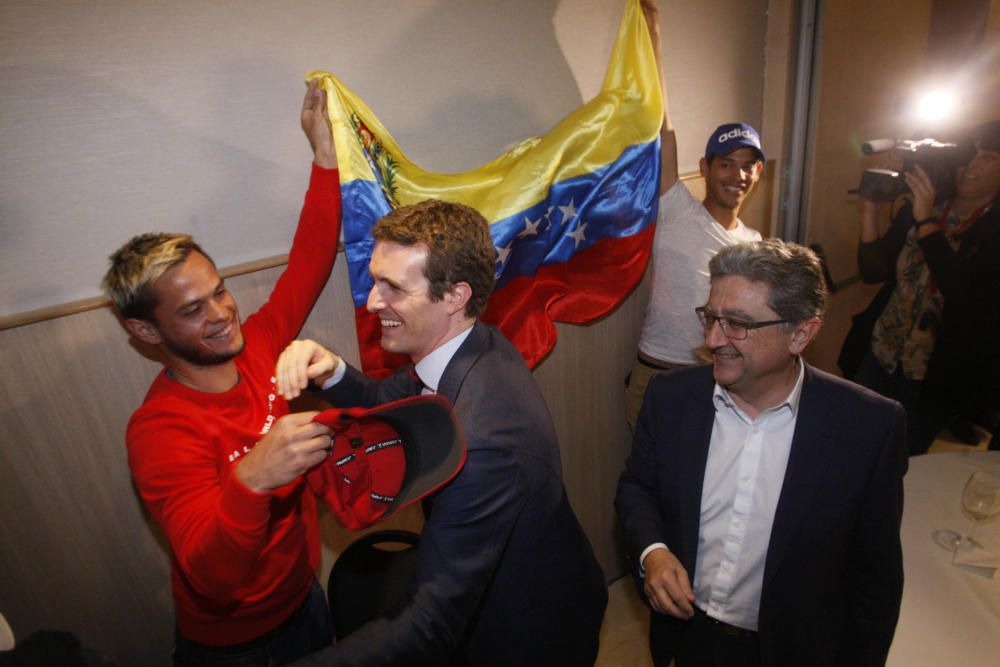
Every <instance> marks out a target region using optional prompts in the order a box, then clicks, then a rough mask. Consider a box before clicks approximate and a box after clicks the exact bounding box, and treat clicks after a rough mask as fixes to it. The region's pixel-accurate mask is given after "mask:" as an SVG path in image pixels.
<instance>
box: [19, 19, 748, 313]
mask: <svg viewBox="0 0 1000 667" xmlns="http://www.w3.org/2000/svg"><path fill="white" fill-rule="evenodd" d="M661 4H663V5H664V7H662V16H663V25H664V42H665V53H666V58H665V60H666V61H667V73H668V82H669V84H668V87H669V89H670V101H671V108H672V110H673V116H674V119H675V122H676V125H677V128H678V131H679V136H680V149H681V165H682V168H683V169H694V168H695V167H696V165H697V158H698V156H699V155H700V152H701V151H702V150H703V149H704V141H705V138H706V137H707V134H708V132H709V131H710V130H711V129H712V128H713V127H714V126H715V125H717V124H718V123H721V122H726V121H729V120H733V119H737V118H740V119H748V120H750V121H751V122H758V120H759V114H760V108H761V89H762V65H763V35H764V27H765V7H766V3H765V2H763V0H757V1H756V2H754V3H737V2H734V1H732V0H707V1H706V2H701V3H676V2H671V3H666V2H661ZM623 6H624V0H561V1H560V0H450V1H449V0H408V1H402V0H397V1H396V2H392V1H390V0H339V1H337V2H324V1H318V0H317V1H315V2H305V1H293V2H277V1H263V0H255V1H249V0H213V1H212V2H204V1H197V0H171V1H170V2H163V1H162V0H107V1H105V2H92V1H84V0H77V1H71V0H63V1H55V0H38V1H30V2H29V1H27V0H24V1H13V0H7V1H6V2H4V3H0V169H2V173H3V179H0V317H4V316H10V315H13V314H16V313H23V312H25V311H31V310H35V309H38V308H43V307H49V306H53V305H58V304H62V303H65V302H69V301H75V300H79V299H84V298H89V297H94V296H97V295H99V288H98V283H99V281H100V278H101V276H102V275H103V273H104V270H105V268H106V262H107V256H108V254H110V252H111V251H112V250H114V249H115V248H117V247H118V246H119V245H121V243H123V242H124V241H125V240H126V239H127V238H129V237H130V236H131V235H133V234H137V233H140V232H145V231H152V230H169V231H183V232H189V233H193V234H194V235H195V236H196V238H197V239H198V240H199V241H200V242H201V243H202V245H203V246H204V247H205V248H206V249H207V250H208V251H209V252H210V253H212V254H213V255H214V256H215V258H216V260H217V261H218V263H219V264H220V265H222V266H228V265H232V264H238V263H241V262H245V261H250V260H254V259H259V258H262V257H269V256H273V255H279V254H282V253H284V252H286V251H287V249H288V245H289V242H290V240H291V235H292V231H293V228H294V222H295V211H296V210H297V207H298V204H299V202H300V198H301V190H302V184H303V182H304V179H305V175H306V173H307V167H306V163H307V161H308V159H309V152H308V147H307V145H306V142H305V140H304V139H303V137H302V136H301V132H300V130H299V129H298V119H297V114H298V108H299V104H300V102H301V95H302V91H303V84H302V79H303V76H304V75H305V73H306V72H308V71H310V70H312V69H327V70H329V71H332V72H333V73H335V74H336V75H337V76H338V77H340V78H341V79H342V80H343V81H345V82H346V83H347V84H348V85H349V86H351V87H352V88H353V89H354V90H355V91H356V92H357V93H358V94H359V95H361V97H362V98H363V99H364V100H365V101H366V102H367V103H368V104H369V106H371V107H372V109H373V110H374V111H375V113H376V114H378V115H379V117H380V118H381V119H382V121H383V122H384V123H385V125H386V126H387V127H388V128H389V129H390V131H391V132H392V133H393V135H394V136H395V138H396V139H397V141H398V142H399V143H400V144H401V145H402V146H403V148H404V150H406V152H407V154H408V155H409V156H410V157H411V158H412V159H414V160H416V161H417V162H418V163H419V164H421V166H423V167H425V168H427V169H431V170H434V171H464V170H466V169H471V168H473V167H475V166H478V165H479V164H481V163H483V162H486V161H488V160H490V159H492V158H493V157H495V156H496V155H498V154H499V153H500V152H502V150H503V149H504V147H505V146H508V145H509V144H512V143H514V142H516V141H519V140H521V139H524V138H526V137H528V136H532V135H536V134H541V133H544V132H545V131H547V130H548V129H549V128H550V127H551V126H552V125H553V124H555V123H556V122H557V121H558V120H559V119H560V118H561V117H563V116H564V115H565V114H566V113H568V112H570V111H572V110H573V109H574V108H576V107H577V106H578V105H579V104H580V103H581V102H582V101H583V100H584V96H586V97H589V96H591V95H593V94H594V93H595V92H596V91H597V90H598V88H599V86H600V81H601V79H602V77H603V71H604V66H605V64H606V62H607V58H608V55H609V54H610V50H611V46H612V43H613V40H614V37H615V32H616V29H617V24H618V21H619V19H620V17H621V10H622V7H623ZM765 143H766V138H765Z"/></svg>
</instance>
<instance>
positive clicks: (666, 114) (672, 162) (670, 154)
mask: <svg viewBox="0 0 1000 667" xmlns="http://www.w3.org/2000/svg"><path fill="white" fill-rule="evenodd" d="M641 4H642V13H643V14H644V15H645V17H646V27H648V28H649V38H650V40H651V41H652V42H653V52H654V53H655V54H656V70H657V71H658V72H659V73H660V91H661V93H662V95H663V125H662V127H660V162H661V164H660V195H663V194H665V193H666V192H667V190H669V189H670V188H671V187H673V185H674V183H676V182H677V178H678V173H677V136H676V135H675V134H674V126H673V125H671V124H670V110H669V107H668V105H667V78H666V76H664V74H663V57H662V55H661V51H662V49H661V44H660V12H659V10H658V9H657V8H656V2H655V1H654V0H642V3H641Z"/></svg>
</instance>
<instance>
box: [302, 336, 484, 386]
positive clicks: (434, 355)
mask: <svg viewBox="0 0 1000 667" xmlns="http://www.w3.org/2000/svg"><path fill="white" fill-rule="evenodd" d="M471 333H472V326H471V325H470V326H469V328H468V329H465V330H464V331H461V332H459V333H458V334H456V335H455V337H454V338H451V339H449V340H448V341H446V342H445V343H444V344H443V345H440V346H438V347H437V348H435V349H434V351H433V352H431V353H430V354H428V355H427V356H426V357H424V358H423V359H421V360H420V361H419V362H417V363H416V364H414V366H413V372H414V373H416V374H417V377H418V378H420V381H421V382H423V383H424V388H423V389H422V390H421V391H420V393H421V394H436V393H437V390H438V385H439V384H441V376H442V375H444V369H445V368H447V367H448V362H449V361H451V358H452V357H454V356H455V353H456V352H458V348H459V347H461V345H462V343H464V342H465V339H466V338H468V337H469V334H471ZM346 374H347V362H345V361H344V359H343V358H342V357H338V358H337V366H336V367H335V368H334V369H333V373H332V374H331V375H330V377H328V378H327V379H326V380H325V381H324V382H323V384H322V386H321V387H320V388H321V389H329V388H330V387H332V386H334V385H335V384H337V383H338V382H340V381H341V380H343V379H344V375H346Z"/></svg>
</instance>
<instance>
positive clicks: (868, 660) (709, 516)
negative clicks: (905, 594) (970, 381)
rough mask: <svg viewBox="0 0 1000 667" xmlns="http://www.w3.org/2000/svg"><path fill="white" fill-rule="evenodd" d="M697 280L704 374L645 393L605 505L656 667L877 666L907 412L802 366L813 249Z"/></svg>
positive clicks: (814, 323)
mask: <svg viewBox="0 0 1000 667" xmlns="http://www.w3.org/2000/svg"><path fill="white" fill-rule="evenodd" d="M709 267H710V274H711V293H710V295H709V299H708V303H707V304H706V305H705V306H703V307H701V308H698V309H697V312H698V316H699V317H700V318H701V321H702V323H703V325H704V330H705V343H706V345H707V346H708V348H709V350H710V351H711V352H712V358H713V363H712V365H710V366H701V367H696V368H690V369H683V370H679V371H671V372H667V373H662V374H660V375H658V376H656V377H655V378H654V379H653V380H652V381H651V382H650V384H649V389H648V391H647V393H646V397H645V401H644V404H643V407H642V410H641V412H640V414H639V421H638V424H637V428H636V432H635V440H634V442H633V448H632V455H631V457H630V458H629V460H628V461H627V463H626V467H625V471H624V472H623V473H622V475H621V479H620V480H619V484H618V494H617V497H616V499H615V506H616V508H617V510H618V515H619V517H620V519H621V522H622V526H623V527H624V532H625V537H626V541H627V545H628V548H629V555H630V557H631V558H632V560H633V563H634V564H635V566H636V567H635V569H636V574H637V576H638V577H639V581H640V582H641V584H642V587H643V591H644V593H645V595H646V597H647V599H648V601H649V605H650V606H651V607H652V609H653V613H652V618H651V625H650V649H651V651H652V653H653V657H654V661H655V664H656V665H658V666H661V665H662V666H664V667H665V666H666V665H667V664H668V663H669V662H670V659H671V657H672V656H675V657H676V660H677V667H691V666H699V665H726V666H727V667H736V666H741V665H753V666H758V665H764V666H773V665H787V666H789V667H792V666H794V667H803V666H808V665H838V666H839V665H843V666H844V667H847V666H851V667H856V666H858V665H881V664H884V662H885V657H886V654H887V653H888V650H889V645H890V643H891V641H892V635H893V631H894V629H895V626H896V620H897V618H898V615H899V603H900V598H901V596H902V588H903V567H902V550H901V547H900V541H899V524H900V520H901V518H902V504H903V487H902V477H903V474H904V473H905V470H906V446H905V426H904V415H903V411H902V409H901V408H900V406H899V404H898V403H895V402H893V401H889V400H888V399H885V398H882V397H881V396H878V395H876V394H874V393H872V392H870V391H868V390H866V389H863V388H861V387H859V386H857V385H854V384H852V383H849V382H846V381H844V380H841V379H839V378H836V377H833V376H831V375H829V374H827V373H823V372H821V371H819V370H816V369H814V368H811V367H810V366H808V365H807V364H805V363H804V362H803V361H802V359H801V357H800V356H799V355H800V354H801V352H802V351H803V350H804V349H805V348H806V346H807V345H808V344H809V342H810V341H812V339H813V338H814V337H815V335H816V334H817V332H818V331H819V328H820V325H821V317H822V315H823V310H824V305H825V299H826V290H825V287H824V282H823V274H822V269H821V266H820V264H819V261H818V259H817V257H816V255H815V254H814V253H813V252H812V251H811V250H809V249H807V248H804V247H802V246H799V245H795V244H786V243H783V242H782V241H778V240H773V239H772V240H767V241H758V242H754V243H747V244H740V245H735V246H730V247H727V248H724V249H722V250H720V251H719V253H718V254H717V255H716V256H715V257H714V258H713V259H712V260H711V262H710V264H709ZM694 315H695V314H694V313H692V317H693V316H694Z"/></svg>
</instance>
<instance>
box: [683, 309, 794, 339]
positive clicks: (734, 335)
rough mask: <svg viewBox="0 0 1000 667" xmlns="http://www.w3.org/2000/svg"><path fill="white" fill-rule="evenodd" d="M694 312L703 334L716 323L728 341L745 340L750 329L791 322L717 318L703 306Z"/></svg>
mask: <svg viewBox="0 0 1000 667" xmlns="http://www.w3.org/2000/svg"><path fill="white" fill-rule="evenodd" d="M694 312H696V313H698V319H699V320H701V326H703V327H705V333H708V332H709V331H710V330H711V329H712V327H713V326H714V325H715V323H716V322H718V323H719V328H720V329H722V335H723V336H725V337H726V338H728V339H729V340H746V337H747V334H749V333H750V330H751V329H760V328H761V327H769V326H772V325H775V324H788V323H789V322H791V321H792V320H767V321H766V322H749V321H747V320H741V319H738V318H735V317H719V316H718V315H716V314H715V313H713V312H712V311H710V310H709V309H708V308H706V307H705V306H699V307H698V308H695V309H694Z"/></svg>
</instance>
